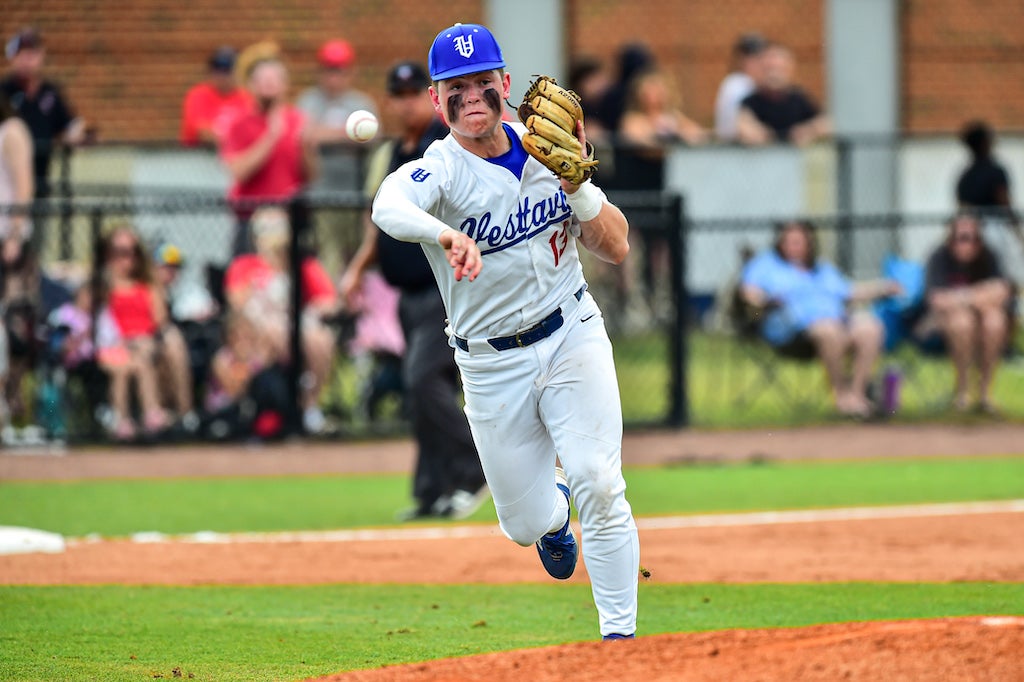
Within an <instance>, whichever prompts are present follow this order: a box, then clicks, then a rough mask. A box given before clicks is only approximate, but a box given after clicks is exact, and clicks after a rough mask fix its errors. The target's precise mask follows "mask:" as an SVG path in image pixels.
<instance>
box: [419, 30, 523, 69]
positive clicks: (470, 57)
mask: <svg viewBox="0 0 1024 682" xmlns="http://www.w3.org/2000/svg"><path fill="white" fill-rule="evenodd" d="M428 65H429V67H430V77H431V78H432V79H433V80H435V81H441V80H445V79H446V78H455V77H456V76H465V75H468V74H471V73H479V72H481V71H490V70H491V69H503V68H505V58H504V57H503V56H502V55H501V48H500V47H498V41H497V40H495V39H494V36H493V35H492V34H491V32H490V31H488V30H487V29H486V28H485V27H483V26H480V25H479V24H455V25H454V26H452V27H450V28H446V29H445V30H443V31H441V32H440V33H438V34H437V37H436V38H434V43H433V45H431V46H430V54H429V55H428Z"/></svg>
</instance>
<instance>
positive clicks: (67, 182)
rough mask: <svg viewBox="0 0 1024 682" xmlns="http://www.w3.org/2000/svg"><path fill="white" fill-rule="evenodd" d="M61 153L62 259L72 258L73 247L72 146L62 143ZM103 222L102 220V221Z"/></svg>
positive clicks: (60, 237)
mask: <svg viewBox="0 0 1024 682" xmlns="http://www.w3.org/2000/svg"><path fill="white" fill-rule="evenodd" d="M60 149H61V154H60V180H59V182H58V187H59V192H60V227H59V233H58V234H59V237H58V239H60V244H59V245H58V252H59V253H60V258H61V260H65V261H67V260H71V258H72V257H73V255H74V254H73V253H72V251H73V249H72V248H71V216H72V212H73V209H72V205H71V199H72V189H71V147H70V145H61V148H60ZM101 222H102V221H101Z"/></svg>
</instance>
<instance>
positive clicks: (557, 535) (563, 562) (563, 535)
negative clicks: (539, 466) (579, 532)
mask: <svg viewBox="0 0 1024 682" xmlns="http://www.w3.org/2000/svg"><path fill="white" fill-rule="evenodd" d="M555 485H557V486H558V489H559V490H561V491H562V494H563V495H565V500H566V502H568V501H569V483H568V481H567V480H566V478H565V472H564V471H562V468H561V467H555ZM567 517H568V518H566V520H565V525H564V526H562V528H561V529H560V530H558V531H556V532H554V533H548V534H547V535H544V536H542V537H541V539H540V540H538V541H537V554H539V555H540V561H541V563H542V564H544V570H545V571H547V572H548V575H550V576H551V577H552V578H557V579H558V580H565V579H566V578H568V577H569V576H571V575H572V572H573V571H574V570H576V559H577V558H578V557H579V550H578V548H577V546H576V538H575V536H573V534H572V528H571V527H570V526H569V518H571V517H572V509H570V510H569V513H568V515H567Z"/></svg>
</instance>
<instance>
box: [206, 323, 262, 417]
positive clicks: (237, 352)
mask: <svg viewBox="0 0 1024 682" xmlns="http://www.w3.org/2000/svg"><path fill="white" fill-rule="evenodd" d="M271 364H272V363H271V357H270V352H269V351H268V349H267V347H266V345H265V343H264V342H263V338H262V337H261V335H260V334H259V330H258V329H257V327H256V325H255V324H254V323H253V321H252V320H251V319H249V318H248V317H246V316H245V315H244V314H242V313H240V312H232V313H229V314H228V316H227V319H226V320H225V325H224V345H223V346H221V347H220V348H219V349H218V350H217V352H216V353H214V356H213V363H212V364H211V367H210V374H211V376H210V384H209V387H208V390H207V393H206V400H205V404H204V408H205V409H206V411H207V412H208V413H210V414H216V413H222V412H224V411H225V410H227V409H230V408H231V407H233V406H236V405H237V404H238V402H239V401H240V400H241V399H242V397H243V396H244V395H245V393H246V391H247V390H248V389H249V382H250V381H251V380H252V378H253V377H255V376H256V375H257V374H259V373H260V372H261V371H263V370H264V369H265V368H267V367H269V366H270V365H271Z"/></svg>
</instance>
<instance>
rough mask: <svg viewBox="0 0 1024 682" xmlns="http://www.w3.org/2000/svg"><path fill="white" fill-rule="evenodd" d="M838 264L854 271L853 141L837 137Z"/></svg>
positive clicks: (848, 270)
mask: <svg viewBox="0 0 1024 682" xmlns="http://www.w3.org/2000/svg"><path fill="white" fill-rule="evenodd" d="M836 208H837V209H838V216H837V220H836V264H837V265H838V266H839V269H840V270H842V271H843V272H846V273H849V272H853V143H852V142H851V141H850V139H849V138H846V137H840V138H837V139H836Z"/></svg>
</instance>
